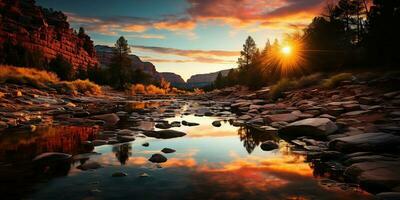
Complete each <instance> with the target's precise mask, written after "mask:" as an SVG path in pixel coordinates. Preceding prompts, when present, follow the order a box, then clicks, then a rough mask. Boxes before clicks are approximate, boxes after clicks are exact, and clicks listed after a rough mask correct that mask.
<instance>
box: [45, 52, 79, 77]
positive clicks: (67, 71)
mask: <svg viewBox="0 0 400 200" xmlns="http://www.w3.org/2000/svg"><path fill="white" fill-rule="evenodd" d="M49 70H50V71H52V72H54V73H56V74H57V76H58V77H59V78H60V79H61V80H68V81H69V80H73V79H74V78H75V72H74V69H73V67H72V65H71V63H69V62H68V61H67V60H66V59H65V58H64V57H63V56H62V55H61V54H58V55H57V56H56V57H55V58H54V59H53V60H51V61H50V63H49Z"/></svg>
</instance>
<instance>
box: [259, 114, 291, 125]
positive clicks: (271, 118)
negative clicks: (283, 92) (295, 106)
mask: <svg viewBox="0 0 400 200" xmlns="http://www.w3.org/2000/svg"><path fill="white" fill-rule="evenodd" d="M298 119H299V117H298V115H296V114H292V113H285V114H276V115H266V116H265V120H266V121H267V122H269V123H272V122H294V121H296V120H298Z"/></svg>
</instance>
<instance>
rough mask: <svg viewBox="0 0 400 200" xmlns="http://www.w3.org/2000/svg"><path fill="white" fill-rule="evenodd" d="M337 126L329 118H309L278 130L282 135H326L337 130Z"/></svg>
mask: <svg viewBox="0 0 400 200" xmlns="http://www.w3.org/2000/svg"><path fill="white" fill-rule="evenodd" d="M337 129H338V128H337V126H336V124H335V123H333V122H332V121H331V120H330V119H328V118H309V119H304V120H300V121H296V122H293V123H290V124H288V125H287V126H285V127H283V128H282V129H280V130H279V131H278V133H279V134H280V135H282V136H289V137H298V136H313V137H326V136H328V135H329V134H332V133H334V132H335V131H337Z"/></svg>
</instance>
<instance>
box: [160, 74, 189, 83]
mask: <svg viewBox="0 0 400 200" xmlns="http://www.w3.org/2000/svg"><path fill="white" fill-rule="evenodd" d="M160 74H161V76H162V77H163V78H164V79H165V80H167V81H168V82H170V83H171V85H172V86H174V87H185V86H186V82H185V80H183V78H182V77H181V76H180V75H178V74H175V73H172V72H161V73H160Z"/></svg>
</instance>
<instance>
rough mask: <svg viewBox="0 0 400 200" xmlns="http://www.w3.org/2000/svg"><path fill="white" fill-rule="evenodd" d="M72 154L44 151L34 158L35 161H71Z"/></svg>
mask: <svg viewBox="0 0 400 200" xmlns="http://www.w3.org/2000/svg"><path fill="white" fill-rule="evenodd" d="M71 157H72V155H70V154H66V153H59V152H46V153H42V154H40V155H38V156H36V157H35V158H33V160H32V161H33V162H43V161H44V162H54V161H56V162H58V161H69V160H70V159H71Z"/></svg>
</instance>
